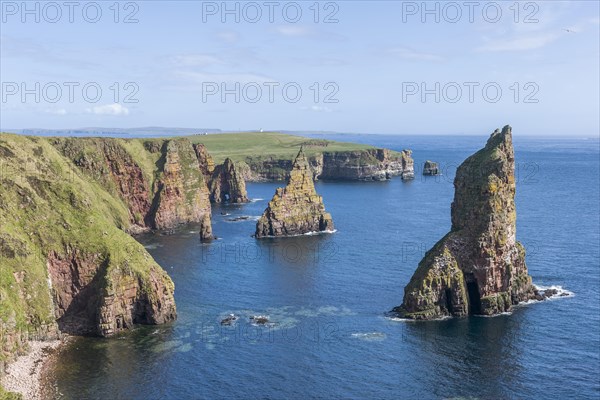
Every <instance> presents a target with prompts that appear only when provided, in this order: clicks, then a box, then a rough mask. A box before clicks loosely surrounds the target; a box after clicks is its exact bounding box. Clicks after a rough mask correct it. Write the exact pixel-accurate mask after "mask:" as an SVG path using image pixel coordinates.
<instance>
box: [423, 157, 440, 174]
mask: <svg viewBox="0 0 600 400" xmlns="http://www.w3.org/2000/svg"><path fill="white" fill-rule="evenodd" d="M439 174H440V167H439V165H438V163H436V162H433V161H429V160H427V161H425V165H423V175H439Z"/></svg>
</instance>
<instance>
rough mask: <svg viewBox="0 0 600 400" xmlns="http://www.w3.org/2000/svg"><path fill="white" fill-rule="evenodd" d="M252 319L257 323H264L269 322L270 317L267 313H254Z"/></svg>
mask: <svg viewBox="0 0 600 400" xmlns="http://www.w3.org/2000/svg"><path fill="white" fill-rule="evenodd" d="M250 320H251V321H252V322H253V323H255V324H257V325H264V324H266V323H268V322H269V317H267V316H265V315H253V316H251V317H250Z"/></svg>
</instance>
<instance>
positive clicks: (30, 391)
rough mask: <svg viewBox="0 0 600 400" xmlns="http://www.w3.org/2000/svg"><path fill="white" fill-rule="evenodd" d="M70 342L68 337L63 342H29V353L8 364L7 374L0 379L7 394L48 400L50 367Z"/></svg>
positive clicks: (33, 399) (31, 399)
mask: <svg viewBox="0 0 600 400" xmlns="http://www.w3.org/2000/svg"><path fill="white" fill-rule="evenodd" d="M68 340H69V339H68V337H66V338H65V339H62V340H50V341H31V342H29V351H28V352H27V353H26V354H24V355H20V356H18V357H17V358H16V359H15V360H14V361H13V362H11V363H9V364H8V366H7V368H6V371H5V372H6V373H5V374H4V376H2V378H0V384H1V385H2V387H3V388H4V389H5V390H6V391H7V392H12V393H18V394H20V395H21V396H22V398H23V399H24V400H42V399H44V398H48V397H47V396H46V395H47V394H48V393H46V392H47V390H48V389H49V388H48V385H47V384H46V382H47V378H48V375H47V371H48V366H49V364H50V362H51V360H52V359H53V356H54V355H55V354H57V352H58V351H59V348H60V347H61V346H63V345H64V344H66V343H67V341H68ZM9 398H10V397H9Z"/></svg>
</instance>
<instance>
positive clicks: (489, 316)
mask: <svg viewBox="0 0 600 400" xmlns="http://www.w3.org/2000/svg"><path fill="white" fill-rule="evenodd" d="M502 315H512V311H505V312H501V313H498V314H492V315H480V314H475V315H472V316H473V317H477V318H495V317H500V316H502Z"/></svg>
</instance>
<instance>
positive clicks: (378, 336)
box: [350, 332, 387, 342]
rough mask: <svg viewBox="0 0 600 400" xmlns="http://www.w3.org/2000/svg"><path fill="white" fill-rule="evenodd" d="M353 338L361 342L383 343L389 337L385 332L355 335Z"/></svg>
mask: <svg viewBox="0 0 600 400" xmlns="http://www.w3.org/2000/svg"><path fill="white" fill-rule="evenodd" d="M350 336H352V337H353V338H357V339H360V340H366V341H369V342H372V341H382V340H385V339H386V338H387V335H386V334H385V333H383V332H365V333H353V334H352V335H350Z"/></svg>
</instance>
